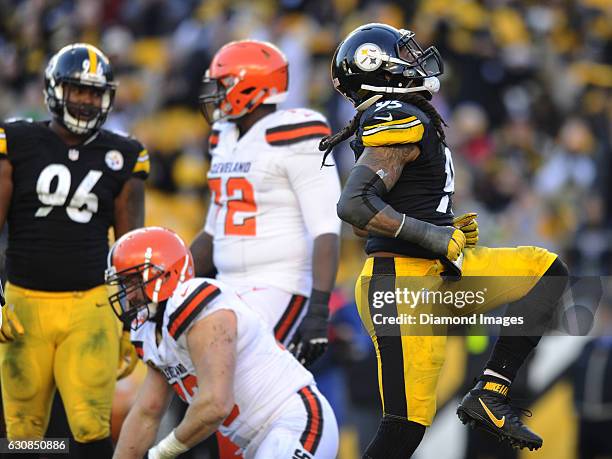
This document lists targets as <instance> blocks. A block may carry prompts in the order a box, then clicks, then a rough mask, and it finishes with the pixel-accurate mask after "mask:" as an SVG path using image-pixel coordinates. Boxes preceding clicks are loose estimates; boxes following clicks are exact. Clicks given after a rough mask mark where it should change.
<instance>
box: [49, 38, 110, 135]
mask: <svg viewBox="0 0 612 459" xmlns="http://www.w3.org/2000/svg"><path fill="white" fill-rule="evenodd" d="M79 86H80V87H87V88H93V89H94V90H95V91H97V92H99V95H100V96H101V100H102V102H101V104H100V105H99V106H98V105H92V104H83V103H79V104H75V103H71V102H70V100H69V97H68V95H69V92H70V90H71V89H73V88H74V87H79ZM116 89H117V83H115V82H114V81H113V71H112V68H111V66H110V61H109V60H108V58H107V57H106V56H105V55H104V54H103V53H102V51H100V50H99V49H98V48H96V47H94V46H92V45H89V44H86V43H75V44H72V45H68V46H65V47H64V48H62V49H60V50H59V51H58V52H57V53H56V54H55V55H54V56H53V57H52V58H51V60H50V61H49V65H47V69H46V70H45V90H44V94H45V103H46V104H47V108H48V109H49V111H50V112H51V114H52V115H53V116H54V117H55V119H56V120H57V121H58V122H59V123H60V124H61V125H62V126H64V127H65V128H66V129H68V130H69V131H71V132H73V133H75V134H78V135H87V134H89V133H91V132H94V131H96V130H98V129H99V128H100V127H101V126H102V124H103V123H104V121H105V120H106V117H107V115H108V114H109V112H110V111H111V109H112V107H113V101H114V99H115V91H116Z"/></svg>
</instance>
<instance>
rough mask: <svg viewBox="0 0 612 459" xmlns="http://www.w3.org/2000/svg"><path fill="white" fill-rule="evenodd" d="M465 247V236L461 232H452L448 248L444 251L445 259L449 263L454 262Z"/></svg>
mask: <svg viewBox="0 0 612 459" xmlns="http://www.w3.org/2000/svg"><path fill="white" fill-rule="evenodd" d="M464 247H465V235H464V234H463V233H462V232H461V230H458V229H456V230H455V231H453V235H452V236H451V239H450V241H448V247H447V249H446V258H448V259H449V260H450V261H455V260H456V259H457V258H459V255H461V251H462V250H463V248H464Z"/></svg>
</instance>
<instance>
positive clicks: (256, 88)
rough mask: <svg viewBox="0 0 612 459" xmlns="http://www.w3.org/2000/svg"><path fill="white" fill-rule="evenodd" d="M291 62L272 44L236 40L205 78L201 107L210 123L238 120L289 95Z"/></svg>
mask: <svg viewBox="0 0 612 459" xmlns="http://www.w3.org/2000/svg"><path fill="white" fill-rule="evenodd" d="M288 86H289V64H288V62H287V59H286V58H285V55H284V54H283V53H282V52H281V50H280V49H278V48H277V47H276V46H274V45H273V44H271V43H267V42H264V41H257V40H242V41H233V42H231V43H228V44H227V45H225V46H223V47H222V48H221V49H220V50H219V51H218V52H217V54H215V56H214V58H213V60H212V62H211V64H210V67H209V68H208V70H207V71H206V73H205V74H204V78H203V79H202V91H201V93H200V97H199V101H200V109H201V111H202V114H203V115H204V118H206V121H208V123H210V124H212V123H214V122H215V121H218V120H221V119H236V118H240V117H241V116H244V115H246V114H247V113H250V112H252V111H253V110H255V108H257V107H259V106H260V105H261V104H278V103H280V102H282V101H283V100H285V98H286V97H287V88H288Z"/></svg>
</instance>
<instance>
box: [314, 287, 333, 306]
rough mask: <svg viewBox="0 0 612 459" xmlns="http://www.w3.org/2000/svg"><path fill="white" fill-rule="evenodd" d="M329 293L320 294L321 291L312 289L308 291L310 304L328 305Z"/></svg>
mask: <svg viewBox="0 0 612 459" xmlns="http://www.w3.org/2000/svg"><path fill="white" fill-rule="evenodd" d="M330 296H331V293H330V292H322V291H321V290H316V289H314V288H313V289H312V290H311V291H310V304H324V305H326V306H327V305H328V304H329V297H330Z"/></svg>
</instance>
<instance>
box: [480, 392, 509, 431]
mask: <svg viewBox="0 0 612 459" xmlns="http://www.w3.org/2000/svg"><path fill="white" fill-rule="evenodd" d="M478 401H479V402H480V404H481V405H482V407H483V408H484V410H485V412H486V413H487V416H489V419H490V420H491V422H493V424H495V426H496V427H497V428H499V429H501V428H502V427H503V426H504V424H505V423H506V416H502V418H501V419H497V418H496V417H495V415H494V414H493V413H492V412H491V410H490V409H489V407H488V406H487V405H485V402H483V401H482V399H481V398H480V397H478Z"/></svg>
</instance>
